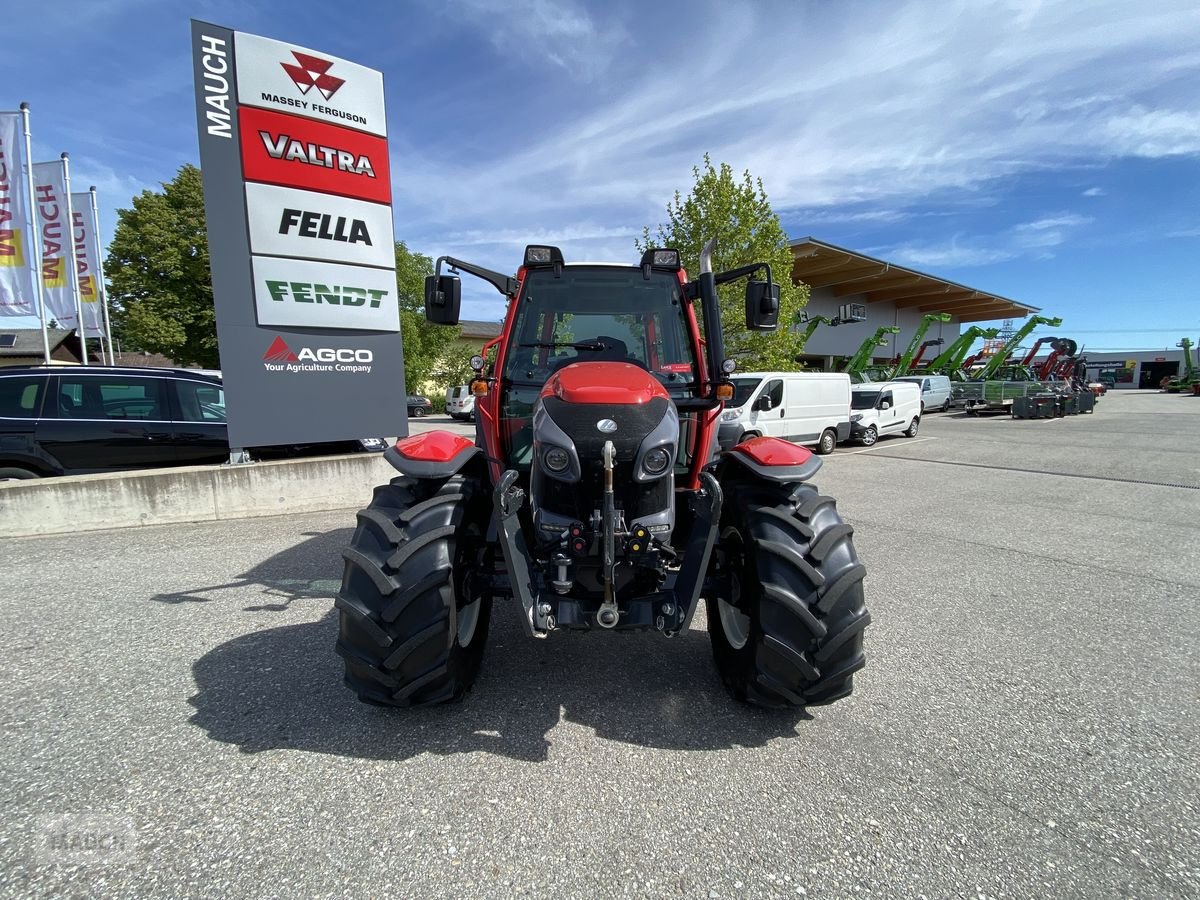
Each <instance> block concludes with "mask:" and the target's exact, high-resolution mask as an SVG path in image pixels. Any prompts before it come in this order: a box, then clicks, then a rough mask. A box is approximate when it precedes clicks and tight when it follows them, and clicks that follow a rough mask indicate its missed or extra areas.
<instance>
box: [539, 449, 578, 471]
mask: <svg viewBox="0 0 1200 900" xmlns="http://www.w3.org/2000/svg"><path fill="white" fill-rule="evenodd" d="M542 462H544V463H545V464H546V468H547V469H549V470H550V471H551V472H565V471H566V469H567V466H569V465H570V464H571V454H569V453H568V452H567V451H566V450H564V449H563V448H562V447H550V448H549V449H547V450H546V452H545V453H543V454H542Z"/></svg>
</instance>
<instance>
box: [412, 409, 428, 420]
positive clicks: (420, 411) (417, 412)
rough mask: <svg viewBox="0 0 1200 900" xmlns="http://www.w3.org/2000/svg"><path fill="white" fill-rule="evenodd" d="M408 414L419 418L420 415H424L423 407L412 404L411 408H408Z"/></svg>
mask: <svg viewBox="0 0 1200 900" xmlns="http://www.w3.org/2000/svg"><path fill="white" fill-rule="evenodd" d="M409 415H411V416H413V417H414V418H417V419H420V418H421V417H423V416H424V415H425V407H423V406H414V407H413V408H412V409H411V410H409Z"/></svg>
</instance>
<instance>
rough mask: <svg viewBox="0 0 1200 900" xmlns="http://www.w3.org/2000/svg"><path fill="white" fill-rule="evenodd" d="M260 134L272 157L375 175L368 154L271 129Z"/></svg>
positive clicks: (355, 173)
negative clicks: (309, 141) (301, 138)
mask: <svg viewBox="0 0 1200 900" xmlns="http://www.w3.org/2000/svg"><path fill="white" fill-rule="evenodd" d="M258 136H259V137H260V138H262V142H263V147H264V148H265V149H266V151H267V155H269V156H270V157H271V158H272V159H283V160H287V161H289V162H299V163H304V164H305V165H309V166H320V167H321V168H325V169H337V170H338V171H340V172H347V173H349V174H351V175H366V176H367V177H368V178H374V177H375V167H374V166H372V165H371V160H370V159H369V158H367V157H366V156H363V155H356V154H354V153H351V152H350V151H348V150H339V149H338V148H336V147H326V146H324V145H322V144H308V143H305V142H304V141H300V140H297V139H296V138H294V137H291V136H290V135H286V134H280V135H278V136H276V135H273V134H271V132H269V131H260V132H259V133H258Z"/></svg>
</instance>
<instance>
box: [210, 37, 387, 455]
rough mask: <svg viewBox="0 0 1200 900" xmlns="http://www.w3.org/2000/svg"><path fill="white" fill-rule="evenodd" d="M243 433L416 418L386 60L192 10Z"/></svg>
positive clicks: (218, 292)
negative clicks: (397, 247)
mask: <svg viewBox="0 0 1200 900" xmlns="http://www.w3.org/2000/svg"><path fill="white" fill-rule="evenodd" d="M192 57H193V71H194V76H195V84H196V122H197V127H198V131H199V138H200V167H201V170H202V172H203V177H204V198H205V199H204V208H205V216H206V219H207V223H208V240H209V254H210V258H211V266H212V281H213V299H214V304H215V307H216V314H217V338H218V341H219V346H220V356H221V370H222V374H223V378H224V382H225V391H226V412H227V415H228V427H229V443H230V446H231V447H233V448H244V447H248V446H266V445H272V444H283V443H302V442H310V441H334V440H347V439H354V438H364V437H393V436H399V435H404V434H407V431H408V422H407V403H406V400H405V387H404V354H403V349H402V347H401V342H400V312H399V298H398V292H397V287H396V271H395V251H394V244H395V238H394V235H393V228H392V209H391V200H392V190H391V176H390V170H389V163H388V151H387V125H386V119H385V117H384V98H383V76H382V74H381V73H379V72H377V71H375V70H373V69H369V68H366V67H365V66H361V65H358V64H357V63H352V62H350V61H348V60H344V59H339V58H337V57H332V56H329V55H327V54H324V53H320V52H318V51H315V50H310V49H308V48H305V47H297V46H294V45H291V44H286V43H282V42H280V41H275V40H271V39H270V38H265V37H260V36H258V35H251V34H244V33H242V32H234V31H231V30H230V29H228V28H222V27H220V26H216V25H209V24H207V23H204V22H198V21H195V20H193V22H192Z"/></svg>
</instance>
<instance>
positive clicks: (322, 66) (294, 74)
mask: <svg viewBox="0 0 1200 900" xmlns="http://www.w3.org/2000/svg"><path fill="white" fill-rule="evenodd" d="M292 56H294V57H296V62H297V63H299V65H292V64H291V63H280V65H281V66H283V71H285V72H287V73H288V77H289V78H291V79H292V81H294V82H295V83H296V87H298V88H299V89H300V93H301V94H307V93H308V92H309V91H310V90H312V89H313V88H316V89H317V90H318V91H320V92H321V96H323V97H324V98H325V99H326V100H332V99H333V95H334V94H336V93H337V92H338V88H340V87H341V86H342V85H343V84H345V83H346V80H345V79H344V78H337V77H335V76H333V75H330V74H329V70H330V68H332V66H333V63H332V62H330V61H329V60H327V59H321V57H319V56H310V55H309V54H307V53H298V52H296V51H295V50H293V51H292Z"/></svg>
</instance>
